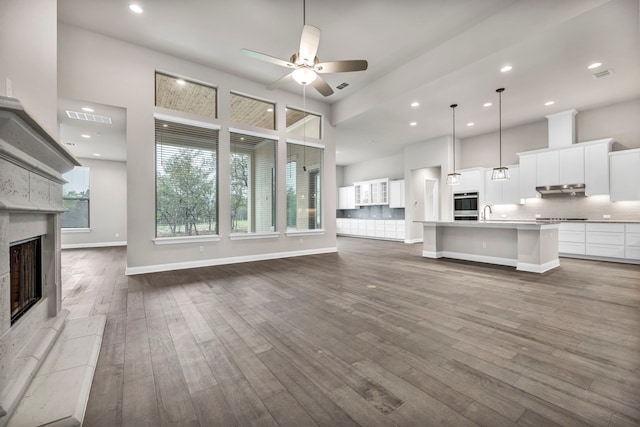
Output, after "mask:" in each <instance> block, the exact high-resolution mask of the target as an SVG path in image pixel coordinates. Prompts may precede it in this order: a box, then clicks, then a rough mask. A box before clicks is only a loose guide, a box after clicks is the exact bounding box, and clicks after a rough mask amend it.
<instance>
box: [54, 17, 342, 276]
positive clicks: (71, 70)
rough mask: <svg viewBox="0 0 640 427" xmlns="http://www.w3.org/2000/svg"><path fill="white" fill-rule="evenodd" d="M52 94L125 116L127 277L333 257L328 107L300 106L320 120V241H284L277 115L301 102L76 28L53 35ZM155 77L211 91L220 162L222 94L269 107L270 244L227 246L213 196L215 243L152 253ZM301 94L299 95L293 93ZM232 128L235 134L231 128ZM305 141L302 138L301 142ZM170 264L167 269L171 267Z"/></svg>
mask: <svg viewBox="0 0 640 427" xmlns="http://www.w3.org/2000/svg"><path fill="white" fill-rule="evenodd" d="M58 30H59V31H58V67H59V68H58V90H59V94H60V96H61V97H64V98H70V99H84V100H87V101H93V102H98V103H102V104H107V105H117V106H121V107H124V108H126V109H127V176H128V180H127V243H128V249H127V268H128V271H129V272H130V273H132V272H144V271H153V270H160V269H166V268H184V267H189V266H196V265H212V264H216V263H219V262H222V261H221V260H226V261H225V262H227V261H229V260H240V259H261V258H268V257H273V256H280V255H281V254H282V253H288V254H289V255H293V254H299V253H313V252H327V251H334V250H335V243H336V241H335V208H336V206H335V188H336V185H335V144H334V141H333V132H334V129H333V127H332V126H331V125H330V124H329V123H328V120H327V117H328V114H329V105H328V104H325V103H323V102H318V101H315V100H309V99H308V100H307V101H306V105H307V109H308V110H309V111H311V112H314V113H318V114H322V115H324V117H325V120H324V125H323V136H324V137H323V138H322V140H319V141H310V142H319V143H322V144H325V146H326V149H325V150H324V155H325V158H324V177H323V179H324V182H323V184H324V185H323V188H324V190H325V194H324V204H323V205H324V212H323V215H324V224H325V230H326V232H325V233H324V234H323V235H314V236H303V237H287V236H286V235H284V230H285V229H286V218H285V212H286V210H285V206H286V191H285V164H286V138H287V134H286V132H285V108H286V107H287V106H291V107H293V108H298V109H300V108H302V104H303V101H302V96H301V95H300V96H296V95H293V94H290V93H287V92H282V91H268V90H266V88H265V87H264V85H262V84H259V83H255V82H252V81H249V80H246V79H243V78H240V77H237V76H234V75H231V74H227V73H224V72H221V71H218V70H214V69H211V68H208V67H205V66H202V65H199V64H195V63H192V62H189V61H185V60H182V59H179V58H175V57H172V56H169V55H165V54H161V53H158V52H155V51H152V50H149V49H145V48H141V47H139V46H135V45H132V44H129V43H125V42H121V41H119V40H116V39H112V38H108V37H104V36H102V35H98V34H96V33H92V32H88V31H85V30H81V29H79V28H76V27H71V26H68V25H63V24H60V25H59V28H58ZM156 70H162V71H165V72H169V73H174V74H177V75H181V76H185V77H188V78H191V79H195V80H199V81H202V82H206V83H209V84H212V85H214V86H217V88H218V105H219V119H217V120H214V123H217V124H219V125H220V126H221V127H222V131H221V132H220V138H221V139H220V142H221V144H220V153H219V156H220V159H227V158H228V156H229V132H228V128H229V127H230V125H232V123H231V121H230V113H229V103H230V91H239V92H242V93H247V94H252V95H255V96H256V97H259V98H262V99H265V100H271V101H274V102H277V105H276V118H277V129H279V130H278V131H266V130H260V132H262V133H267V134H273V136H274V137H276V138H279V142H278V157H277V162H278V165H277V179H276V182H277V186H278V187H277V193H278V194H277V211H278V219H277V231H280V232H281V233H283V234H282V235H281V236H280V237H278V238H274V239H259V240H249V241H231V240H229V238H228V237H227V236H228V235H229V234H230V228H231V227H230V221H228V220H227V219H228V218H229V217H230V210H229V209H230V208H229V194H228V191H220V193H219V212H218V218H220V221H219V223H220V226H219V229H220V230H219V234H220V236H221V240H220V241H219V242H200V243H185V244H173V245H157V244H155V243H154V242H153V239H154V236H155V192H154V188H155V160H154V159H155V141H154V122H153V113H154V111H162V112H164V113H167V114H178V115H179V114H180V113H173V112H169V111H167V110H161V109H158V108H155V107H154V106H153V104H154V72H155V71H156ZM301 92H302V91H301ZM233 127H236V128H237V124H234V126H233ZM307 140H310V138H308V137H307ZM229 185H230V183H229V165H228V162H224V161H220V163H219V180H218V186H219V187H218V188H220V189H228V188H229ZM171 264H173V265H171Z"/></svg>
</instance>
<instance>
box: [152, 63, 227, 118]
mask: <svg viewBox="0 0 640 427" xmlns="http://www.w3.org/2000/svg"><path fill="white" fill-rule="evenodd" d="M217 95H218V91H217V89H216V88H215V87H211V86H206V85H203V84H200V83H194V82H190V81H188V80H185V79H181V78H178V77H172V76H169V75H166V74H162V73H156V107H162V108H168V109H169V110H175V111H183V112H185V113H192V114H197V115H199V116H205V117H210V118H212V119H215V118H216V117H217V114H218V112H217V105H218V103H217Z"/></svg>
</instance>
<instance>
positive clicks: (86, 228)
mask: <svg viewBox="0 0 640 427" xmlns="http://www.w3.org/2000/svg"><path fill="white" fill-rule="evenodd" d="M76 170H85V171H86V174H87V182H88V183H87V190H86V191H87V194H88V197H74V198H70V197H65V193H64V187H65V186H66V185H67V184H70V183H71V182H70V181H68V180H67V184H63V186H62V204H63V205H64V202H65V200H76V201H81V200H86V202H87V225H86V226H82V227H63V226H62V215H64V213H66V212H63V213H62V214H61V217H60V230H61V231H63V232H65V233H82V232H89V231H91V168H90V167H88V166H75V167H74V168H73V169H71V170H70V171H68V172H65V173H64V174H63V177H64V175H66V174H67V173H69V172H73V171H76ZM65 180H66V178H65Z"/></svg>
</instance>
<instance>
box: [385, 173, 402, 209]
mask: <svg viewBox="0 0 640 427" xmlns="http://www.w3.org/2000/svg"><path fill="white" fill-rule="evenodd" d="M404 206H405V203H404V179H398V180H395V181H389V207H390V208H404Z"/></svg>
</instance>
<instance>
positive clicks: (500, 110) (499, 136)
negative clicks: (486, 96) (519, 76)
mask: <svg viewBox="0 0 640 427" xmlns="http://www.w3.org/2000/svg"><path fill="white" fill-rule="evenodd" d="M496 92H498V141H499V143H500V146H499V152H498V156H499V158H500V167H502V92H504V88H500V89H497V90H496Z"/></svg>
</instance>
